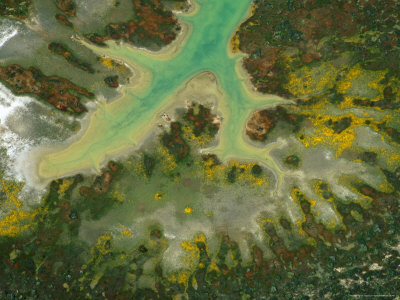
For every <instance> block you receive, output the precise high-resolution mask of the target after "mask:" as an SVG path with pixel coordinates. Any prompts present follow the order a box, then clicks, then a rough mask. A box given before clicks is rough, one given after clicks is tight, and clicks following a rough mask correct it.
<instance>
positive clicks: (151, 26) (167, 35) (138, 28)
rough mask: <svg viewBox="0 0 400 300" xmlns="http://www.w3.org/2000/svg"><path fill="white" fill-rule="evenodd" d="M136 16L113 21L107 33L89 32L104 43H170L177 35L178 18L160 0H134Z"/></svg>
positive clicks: (93, 40)
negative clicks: (123, 21)
mask: <svg viewBox="0 0 400 300" xmlns="http://www.w3.org/2000/svg"><path fill="white" fill-rule="evenodd" d="M134 7H135V12H136V18H135V19H134V20H131V21H129V22H126V23H111V24H109V25H107V27H106V34H105V35H100V34H89V35H87V37H88V38H89V39H90V40H91V41H92V42H94V43H97V44H104V42H105V41H107V40H111V39H112V40H120V39H123V40H124V41H126V42H128V43H130V44H132V45H136V44H138V43H140V42H141V41H143V40H151V41H153V42H155V43H156V44H159V43H160V42H161V43H162V44H164V45H166V44H169V43H170V42H171V41H173V40H174V39H175V37H176V34H175V32H174V31H175V29H176V24H177V19H176V18H175V16H174V15H173V14H172V13H171V12H170V11H166V10H165V8H164V6H163V5H162V3H161V2H160V1H159V0H149V1H143V0H134Z"/></svg>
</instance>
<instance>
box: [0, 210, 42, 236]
mask: <svg viewBox="0 0 400 300" xmlns="http://www.w3.org/2000/svg"><path fill="white" fill-rule="evenodd" d="M34 216H35V213H34V212H33V213H27V212H24V211H22V210H20V209H16V210H13V211H11V212H10V213H9V214H8V215H7V216H6V217H5V218H3V219H2V220H1V221H0V235H2V236H16V235H18V234H20V233H21V232H23V231H25V230H26V229H28V228H29V227H30V226H31V225H32V224H31V222H32V220H33V218H34Z"/></svg>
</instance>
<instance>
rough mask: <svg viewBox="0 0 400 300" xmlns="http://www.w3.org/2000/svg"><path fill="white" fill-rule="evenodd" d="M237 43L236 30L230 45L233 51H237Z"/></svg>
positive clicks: (237, 35)
mask: <svg viewBox="0 0 400 300" xmlns="http://www.w3.org/2000/svg"><path fill="white" fill-rule="evenodd" d="M239 45H240V40H239V34H238V32H235V34H234V35H233V37H232V39H231V46H232V51H233V53H236V52H239Z"/></svg>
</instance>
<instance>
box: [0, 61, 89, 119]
mask: <svg viewBox="0 0 400 300" xmlns="http://www.w3.org/2000/svg"><path fill="white" fill-rule="evenodd" d="M0 80H2V81H3V82H5V83H6V84H7V85H8V86H10V87H11V89H12V90H13V91H14V92H15V93H17V94H31V95H35V96H37V97H39V98H41V99H43V100H45V101H47V102H49V103H50V104H52V105H53V106H54V107H55V108H57V109H59V110H62V111H66V110H71V111H73V112H75V113H82V112H84V111H86V108H85V107H84V106H83V105H82V104H81V103H80V99H79V97H77V96H75V95H73V94H72V93H71V91H73V92H75V93H78V94H80V95H83V96H86V97H93V94H92V93H90V92H88V91H86V90H85V89H83V88H80V87H78V86H76V85H74V84H73V83H72V82H70V81H68V80H66V79H63V78H60V77H56V76H45V75H43V74H42V73H41V72H40V71H39V70H38V69H35V68H33V67H30V68H29V69H23V68H22V67H20V66H19V65H10V66H5V67H0Z"/></svg>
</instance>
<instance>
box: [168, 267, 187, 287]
mask: <svg viewBox="0 0 400 300" xmlns="http://www.w3.org/2000/svg"><path fill="white" fill-rule="evenodd" d="M190 275H191V273H190V272H189V271H179V272H176V273H174V274H172V275H171V276H169V277H168V280H169V281H171V282H176V283H179V284H183V285H184V286H185V288H186V289H187V288H188V284H189V278H190Z"/></svg>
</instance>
